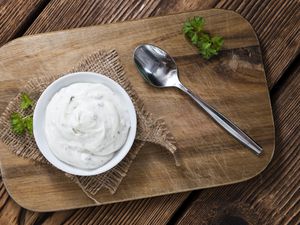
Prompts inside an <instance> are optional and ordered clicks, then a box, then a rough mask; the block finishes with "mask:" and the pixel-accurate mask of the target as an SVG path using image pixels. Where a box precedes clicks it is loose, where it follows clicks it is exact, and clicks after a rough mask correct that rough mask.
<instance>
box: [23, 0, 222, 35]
mask: <svg viewBox="0 0 300 225" xmlns="http://www.w3.org/2000/svg"><path fill="white" fill-rule="evenodd" d="M216 2H217V1H216V0H209V1H203V0H200V1H196V2H195V3H192V2H191V3H188V2H186V1H185V0H178V1H162V0H127V1H119V0H110V1H107V0H99V1H82V0H75V1H71V2H70V1H64V0H54V1H51V2H50V3H49V4H48V5H47V7H46V8H45V10H44V11H43V12H42V13H41V14H40V15H39V16H38V18H37V19H36V20H35V21H34V23H33V24H32V26H30V28H29V29H28V30H27V32H26V33H25V34H37V33H43V32H49V31H57V30H65V29H71V28H77V27H84V26H91V25H99V24H106V23H112V22H117V21H125V20H133V19H139V18H146V17H149V16H152V15H154V14H156V12H158V11H159V12H160V15H166V14H170V13H172V14H173V13H178V12H184V10H185V11H187V10H188V11H191V10H193V9H198V10H200V9H206V8H211V7H213V6H214V5H215V4H216ZM74 15H76V16H74Z"/></svg>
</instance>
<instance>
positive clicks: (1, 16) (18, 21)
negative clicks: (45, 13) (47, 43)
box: [0, 0, 46, 46]
mask: <svg viewBox="0 0 300 225" xmlns="http://www.w3.org/2000/svg"><path fill="white" fill-rule="evenodd" d="M45 2H46V1H45V0H31V1H23V0H14V1H9V0H1V1H0V46H1V45H3V44H5V43H6V42H8V41H10V40H11V39H13V38H16V37H18V36H20V35H22V33H23V32H24V31H25V30H26V27H28V26H29V25H30V22H31V20H32V18H34V17H35V15H36V13H37V12H38V11H39V10H41V9H42V8H43V6H44V5H45Z"/></svg>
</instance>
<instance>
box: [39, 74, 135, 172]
mask: <svg viewBox="0 0 300 225" xmlns="http://www.w3.org/2000/svg"><path fill="white" fill-rule="evenodd" d="M74 83H102V84H105V85H107V86H108V87H110V88H111V89H112V90H113V91H114V92H116V93H118V94H119V95H120V96H121V98H123V103H124V105H125V106H126V107H127V110H128V112H129V117H130V130H129V134H128V137H127V140H126V142H125V144H124V145H123V146H122V148H121V149H120V150H119V151H117V152H115V155H114V157H113V158H112V159H111V160H110V161H108V162H107V163H106V164H104V165H103V166H101V167H99V168H96V169H89V170H87V169H80V168H76V167H74V166H72V165H69V164H67V163H65V162H63V161H61V160H59V159H58V158H57V157H56V156H55V155H54V154H53V153H52V151H51V150H50V148H49V145H48V142H47V138H46V135H45V129H44V127H45V114H46V108H47V105H48V103H49V101H50V100H51V98H52V97H53V95H54V94H55V93H56V92H58V91H59V90H60V89H62V88H63V87H66V86H69V85H71V84H74ZM136 126H137V119H136V113H135V109H134V106H133V103H132V101H131V99H130V97H129V96H128V94H127V93H126V91H125V90H124V89H123V88H122V87H121V86H120V85H119V84H118V83H116V82H115V81H113V80H112V79H110V78H108V77H106V76H103V75H101V74H97V73H92V72H78V73H71V74H67V75H65V76H63V77H61V78H59V79H57V80H56V81H54V82H53V83H52V84H50V85H49V86H48V87H47V88H46V90H45V91H44V92H43V93H42V95H41V96H40V98H39V100H38V101H37V104H36V106H35V109H34V113H33V135H34V138H35V141H36V143H37V146H38V148H39V149H40V151H41V153H42V154H43V155H44V156H45V158H46V159H47V160H48V161H49V162H50V163H51V164H52V165H53V166H55V167H56V168H58V169H60V170H62V171H64V172H67V173H70V174H74V175H80V176H92V175H97V174H100V173H103V172H106V171H108V170H110V169H111V168H113V167H114V166H116V165H117V164H118V163H119V162H120V161H121V160H122V159H123V158H124V157H125V156H126V154H127V153H128V151H129V150H130V148H131V146H132V144H133V142H134V139H135V134H136Z"/></svg>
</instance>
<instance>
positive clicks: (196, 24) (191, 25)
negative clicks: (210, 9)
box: [183, 16, 224, 59]
mask: <svg viewBox="0 0 300 225" xmlns="http://www.w3.org/2000/svg"><path fill="white" fill-rule="evenodd" d="M204 24H205V20H204V18H202V17H200V16H195V17H194V18H192V19H188V20H187V21H186V22H185V23H184V25H183V33H184V34H185V35H186V37H187V38H188V39H190V41H191V42H192V43H193V45H195V46H196V47H197V48H198V50H199V53H200V54H201V55H202V56H203V58H204V59H210V58H211V57H212V56H214V55H217V54H218V52H219V51H220V49H221V48H222V46H223V43H224V40H223V38H222V37H221V36H214V37H212V36H210V34H209V33H207V32H205V31H204V30H203V27H204Z"/></svg>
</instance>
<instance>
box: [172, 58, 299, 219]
mask: <svg viewBox="0 0 300 225" xmlns="http://www.w3.org/2000/svg"><path fill="white" fill-rule="evenodd" d="M299 101H300V64H299V65H298V68H297V69H296V70H295V71H293V73H292V74H290V76H289V78H288V79H287V80H286V82H285V83H284V85H283V86H281V87H280V88H279V90H277V91H276V93H274V95H273V96H272V103H273V107H274V119H275V122H276V133H277V139H276V151H275V154H274V159H273V160H272V162H271V163H270V165H269V166H268V167H267V169H266V170H265V171H264V172H262V173H261V174H260V175H259V176H257V177H256V178H254V179H251V180H249V181H247V182H243V183H241V184H236V185H230V186H227V187H222V188H213V189H209V190H204V191H201V192H200V191H199V192H198V194H197V198H195V201H194V202H193V204H192V206H191V207H190V208H189V209H188V210H187V211H186V212H185V214H184V215H183V216H182V218H181V219H180V220H179V222H178V223H177V224H197V225H200V224H266V225H267V224H270V225H281V224H291V225H294V224H299V223H300V204H299V201H300V188H299V184H300V173H299V171H300V154H299V146H300V133H299V130H300V118H299V115H300V108H299Z"/></svg>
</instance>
